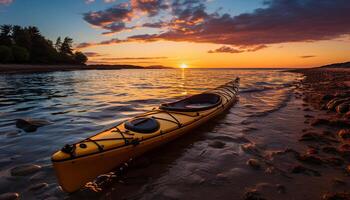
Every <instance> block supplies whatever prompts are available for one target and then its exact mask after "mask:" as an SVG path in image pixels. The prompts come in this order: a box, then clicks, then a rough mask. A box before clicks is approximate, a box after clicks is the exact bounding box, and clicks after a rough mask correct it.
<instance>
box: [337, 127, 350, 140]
mask: <svg viewBox="0 0 350 200" xmlns="http://www.w3.org/2000/svg"><path fill="white" fill-rule="evenodd" d="M338 136H339V137H340V138H341V139H343V140H350V129H341V130H340V131H339V132H338Z"/></svg>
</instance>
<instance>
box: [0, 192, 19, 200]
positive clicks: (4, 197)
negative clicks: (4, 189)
mask: <svg viewBox="0 0 350 200" xmlns="http://www.w3.org/2000/svg"><path fill="white" fill-rule="evenodd" d="M16 199H19V194H18V193H14V192H13V193H12V192H8V193H4V194H1V195H0V200H16Z"/></svg>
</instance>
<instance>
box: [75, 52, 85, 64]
mask: <svg viewBox="0 0 350 200" xmlns="http://www.w3.org/2000/svg"><path fill="white" fill-rule="evenodd" d="M75 61H76V62H77V64H84V63H86V61H88V58H87V57H86V55H85V54H83V53H82V52H80V51H77V52H75Z"/></svg>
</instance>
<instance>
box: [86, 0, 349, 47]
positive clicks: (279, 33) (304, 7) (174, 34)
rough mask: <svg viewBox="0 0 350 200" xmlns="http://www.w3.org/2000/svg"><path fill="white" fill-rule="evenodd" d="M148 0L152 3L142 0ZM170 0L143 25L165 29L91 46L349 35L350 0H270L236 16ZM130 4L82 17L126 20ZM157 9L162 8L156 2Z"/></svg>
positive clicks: (191, 0)
mask: <svg viewBox="0 0 350 200" xmlns="http://www.w3.org/2000/svg"><path fill="white" fill-rule="evenodd" d="M147 1H151V2H153V0H144V2H147ZM138 2H140V1H138ZM170 2H171V3H170V4H169V6H170V9H167V10H170V11H169V12H171V13H170V14H169V16H171V19H170V20H168V21H167V22H162V24H161V25H160V24H149V23H148V24H147V23H146V24H145V26H146V27H151V26H153V27H155V28H162V29H165V30H164V31H163V32H161V33H159V34H143V35H134V36H131V37H129V38H127V39H125V40H123V41H121V40H118V39H113V40H109V41H105V42H102V43H98V44H90V45H100V44H113V43H114V42H115V41H116V43H120V42H129V41H146V42H147V41H149V42H151V41H158V40H168V41H189V42H197V43H214V44H221V45H234V46H239V47H242V46H245V47H249V48H250V47H252V46H253V47H259V48H256V49H254V48H251V49H250V51H256V50H259V49H261V48H265V47H266V46H265V45H268V44H278V43H286V42H305V41H307V42H310V41H319V40H330V39H335V38H338V37H341V36H344V35H348V34H350V26H349V21H350V12H349V10H350V1H349V0H269V1H265V5H264V8H260V9H256V10H255V11H254V12H252V13H244V14H240V15H237V16H232V15H230V14H228V13H224V14H219V13H217V12H214V13H208V12H207V10H206V6H205V2H206V1H205V0H171V1H170ZM152 5H153V4H152ZM154 5H158V4H154ZM155 7H156V6H154V7H152V9H150V10H152V11H149V12H147V13H149V14H150V15H152V16H153V15H155V14H156V13H159V12H156V11H153V9H154V8H155ZM132 9H133V8H130V9H128V11H127V12H126V13H128V14H123V12H122V11H121V12H120V13H119V11H118V12H114V10H105V11H99V12H95V13H97V15H96V16H97V17H96V16H95V17H92V18H85V20H87V21H88V20H89V23H90V22H91V24H94V25H97V24H104V23H103V22H110V23H119V22H120V21H123V23H124V21H127V20H129V18H130V17H131V16H130V15H129V14H130V12H131V11H130V10H132ZM158 10H164V8H162V7H159V8H158ZM95 13H93V14H95ZM90 14H91V13H90ZM114 15H116V16H114ZM120 16H121V17H120ZM125 19H127V20H125ZM97 21H99V23H97ZM100 27H102V28H104V26H100ZM107 28H108V27H107ZM110 29H111V28H110ZM121 29H123V28H121ZM107 30H109V29H107ZM118 30H119V29H118ZM119 31H120V30H119ZM86 46H87V45H86ZM247 51H249V50H247Z"/></svg>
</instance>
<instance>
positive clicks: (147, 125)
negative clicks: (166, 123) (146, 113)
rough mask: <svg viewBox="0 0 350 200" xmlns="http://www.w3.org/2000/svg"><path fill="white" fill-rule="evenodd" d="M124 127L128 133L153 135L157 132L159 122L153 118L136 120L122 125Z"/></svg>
mask: <svg viewBox="0 0 350 200" xmlns="http://www.w3.org/2000/svg"><path fill="white" fill-rule="evenodd" d="M124 127H125V128H126V129H128V130H130V131H133V132H137V133H154V132H156V131H158V129H159V127H160V125H159V122H158V121H157V120H155V119H153V118H147V117H142V118H136V119H131V120H129V121H127V122H125V123H124Z"/></svg>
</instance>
